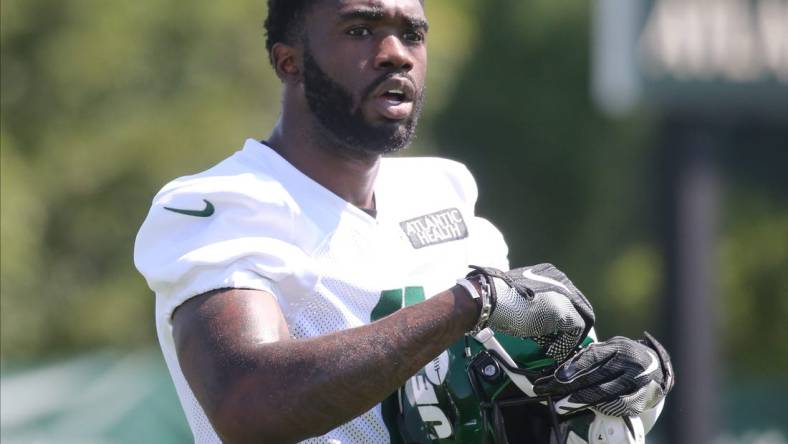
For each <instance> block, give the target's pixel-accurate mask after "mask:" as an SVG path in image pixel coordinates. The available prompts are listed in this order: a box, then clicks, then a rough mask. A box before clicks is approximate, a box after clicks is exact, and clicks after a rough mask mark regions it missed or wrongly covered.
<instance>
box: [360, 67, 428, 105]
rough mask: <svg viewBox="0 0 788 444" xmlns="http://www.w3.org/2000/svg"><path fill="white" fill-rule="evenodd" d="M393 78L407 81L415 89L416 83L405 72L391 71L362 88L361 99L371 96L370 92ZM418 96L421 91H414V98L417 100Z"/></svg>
mask: <svg viewBox="0 0 788 444" xmlns="http://www.w3.org/2000/svg"><path fill="white" fill-rule="evenodd" d="M394 77H399V78H406V79H408V81H409V82H410V83H412V84H413V87H414V89H416V81H415V80H414V79H413V77H412V76H411V75H410V74H408V73H407V72H401V71H392V72H388V73H386V74H383V75H382V76H380V77H378V78H377V79H375V80H373V81H372V83H370V84H369V86H367V87H366V88H364V91H362V93H361V97H364V98H366V97H369V95H370V94H372V92H374V91H375V90H376V89H377V88H378V87H379V86H380V85H381V84H382V83H383V82H385V81H387V80H389V79H392V78H394ZM420 94H421V90H417V91H416V98H418V96H419V95H420ZM414 99H415V98H414Z"/></svg>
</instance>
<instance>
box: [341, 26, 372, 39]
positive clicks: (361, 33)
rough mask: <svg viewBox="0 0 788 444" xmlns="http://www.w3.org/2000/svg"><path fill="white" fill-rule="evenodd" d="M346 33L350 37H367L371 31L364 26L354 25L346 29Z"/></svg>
mask: <svg viewBox="0 0 788 444" xmlns="http://www.w3.org/2000/svg"><path fill="white" fill-rule="evenodd" d="M346 34H347V35H349V36H351V37H367V36H370V35H372V31H371V30H370V29H369V28H368V27H366V26H354V27H352V28H350V29H348V30H347V32H346Z"/></svg>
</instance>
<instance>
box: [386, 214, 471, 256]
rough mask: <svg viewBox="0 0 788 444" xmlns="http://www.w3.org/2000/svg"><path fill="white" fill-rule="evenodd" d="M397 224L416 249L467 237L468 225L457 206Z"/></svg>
mask: <svg viewBox="0 0 788 444" xmlns="http://www.w3.org/2000/svg"><path fill="white" fill-rule="evenodd" d="M399 225H400V227H402V231H404V232H405V234H406V235H407V236H408V239H410V243H411V245H413V248H416V249H419V248H424V247H429V246H430V245H436V244H442V243H444V242H450V241H454V240H459V239H465V238H466V237H468V227H467V226H466V225H465V220H464V219H463V218H462V213H461V212H460V210H458V209H457V208H447V209H445V210H441V211H438V212H435V213H431V214H426V215H424V216H419V217H417V218H414V219H409V220H406V221H403V222H400V224H399Z"/></svg>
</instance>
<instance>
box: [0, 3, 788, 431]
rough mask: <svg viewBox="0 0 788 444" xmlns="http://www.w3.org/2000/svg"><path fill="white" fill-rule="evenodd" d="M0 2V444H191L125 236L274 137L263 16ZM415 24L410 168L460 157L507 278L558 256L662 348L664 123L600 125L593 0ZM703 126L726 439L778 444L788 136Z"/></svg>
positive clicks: (785, 316)
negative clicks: (419, 160) (247, 147)
mask: <svg viewBox="0 0 788 444" xmlns="http://www.w3.org/2000/svg"><path fill="white" fill-rule="evenodd" d="M1 7H2V9H1V11H2V21H1V27H0V36H1V37H2V47H1V50H2V65H1V67H2V70H1V74H2V100H1V104H2V108H1V109H0V111H1V113H2V114H1V115H2V119H1V121H0V143H1V149H2V157H1V158H0V161H1V166H2V171H1V172H0V178H1V179H2V183H1V184H0V191H1V192H2V196H1V199H2V200H1V203H2V206H1V207H0V208H1V210H2V220H1V221H0V223H1V227H2V238H1V239H0V240H1V242H2V244H0V245H1V247H2V248H1V251H2V258H1V262H0V264H1V265H2V270H1V271H2V274H1V277H2V281H1V283H2V287H1V289H0V290H1V294H2V299H1V301H2V306H1V308H0V313H2V322H1V323H0V326H1V327H2V344H1V352H2V355H1V358H0V370H1V371H2V423H1V424H0V425H1V426H2V441H3V442H8V443H15V442H96V443H114V442H129V443H131V442H188V441H189V440H190V433H189V431H188V427H187V426H186V424H185V419H184V417H183V414H182V413H181V411H180V408H179V406H178V401H177V398H176V396H175V392H174V388H173V387H172V384H171V383H170V381H169V377H168V375H167V372H166V369H165V368H164V365H163V360H162V359H161V356H160V354H159V352H158V349H157V343H156V338H155V328H154V323H153V306H154V298H153V295H152V294H151V292H150V291H149V289H148V288H147V286H146V285H145V282H144V280H143V279H142V278H141V277H140V275H139V274H138V273H137V272H136V270H135V269H134V266H133V263H132V248H133V242H134V237H135V234H136V231H137V229H138V228H139V226H140V224H141V223H142V220H143V218H144V217H145V215H146V212H147V209H148V207H149V205H150V201H151V198H152V197H153V195H154V194H155V193H156V191H157V190H158V189H159V188H160V187H161V186H162V185H163V184H164V183H166V182H167V181H169V180H170V179H172V178H174V177H177V176H181V175H185V174H189V173H193V172H196V171H199V170H202V169H205V168H206V167H208V166H210V165H212V164H213V163H215V162H217V161H218V160H221V159H222V158H224V157H226V156H227V155H229V154H230V153H232V152H233V151H235V150H236V149H238V148H239V147H240V146H241V144H242V143H243V140H244V139H245V138H247V137H254V138H258V139H260V138H263V137H265V136H266V135H267V134H268V131H269V130H270V128H271V127H272V125H273V124H274V122H275V120H276V118H277V112H278V107H279V94H280V85H279V82H278V80H277V79H276V78H275V77H274V75H273V73H272V71H271V70H270V68H269V66H268V61H267V54H266V52H265V47H264V40H263V31H262V25H261V24H262V20H263V18H264V17H265V14H266V7H265V2H264V1H262V0H254V1H252V0H236V1H233V2H184V1H175V0H155V1H154V0H138V1H135V2H108V1H104V0H62V1H52V0H24V1H23V0H4V1H3V2H2V6H1ZM427 11H428V16H429V18H430V22H431V33H430V37H429V45H430V70H429V80H428V91H429V99H428V104H427V107H426V110H425V116H424V117H423V119H422V121H421V122H422V123H421V126H420V130H419V137H418V139H417V141H416V142H415V144H414V146H413V147H412V148H411V149H410V150H408V152H407V153H405V155H440V156H445V157H450V158H454V159H458V160H462V161H464V162H466V163H467V164H468V165H469V168H470V169H471V170H472V171H473V172H474V174H475V175H476V176H477V180H478V182H479V186H480V204H479V208H478V209H479V211H480V212H481V213H482V214H483V215H485V216H487V217H489V218H490V219H492V220H493V221H494V222H495V223H496V224H497V225H498V226H499V227H500V228H501V229H502V231H503V232H504V234H505V235H506V237H507V239H508V241H509V244H510V250H511V255H510V259H511V261H512V263H513V264H525V263H536V262H542V261H550V262H553V263H555V264H557V265H559V266H560V267H561V268H562V269H563V270H565V271H566V272H567V274H568V275H569V276H572V278H573V281H574V282H575V283H576V284H577V285H578V286H579V287H580V288H582V289H584V292H585V293H586V295H588V296H589V297H590V298H591V299H592V301H593V303H594V306H595V308H596V310H597V317H598V325H599V327H598V330H599V332H600V336H602V337H608V336H611V335H614V334H623V335H628V336H639V335H640V334H641V331H642V330H644V329H648V330H650V331H655V332H657V333H658V334H664V333H665V330H666V328H668V327H666V326H669V325H670V320H669V319H667V318H666V315H665V313H667V312H668V309H666V307H665V300H666V298H665V297H664V295H665V294H666V293H668V292H670V291H671V288H670V285H669V284H668V283H666V282H669V280H666V271H665V269H666V265H665V264H666V254H668V253H667V251H669V248H668V247H666V245H665V235H664V233H665V231H666V228H665V225H666V224H669V221H667V222H666V220H667V218H666V216H665V214H664V213H665V211H664V208H665V205H664V202H663V201H664V199H665V196H664V194H665V192H664V189H665V186H664V183H663V182H664V177H665V176H666V175H669V172H666V171H665V170H666V169H669V162H666V161H665V158H666V150H665V146H664V145H665V141H664V137H663V136H662V134H664V130H665V127H666V126H670V122H669V119H668V117H669V116H666V115H665V114H664V113H661V112H660V111H659V110H657V109H654V108H648V107H639V108H637V110H636V111H635V112H631V113H628V114H627V115H624V116H621V117H618V118H615V119H613V118H609V117H606V116H605V115H603V114H602V113H601V112H600V111H598V110H597V108H596V107H595V105H594V103H593V101H592V99H591V91H590V77H591V74H590V70H591V51H590V47H591V44H590V35H591V26H592V24H591V14H592V5H591V4H589V3H587V2H555V1H548V0H530V1H520V0H508V1H507V0H487V1H485V2H478V1H476V2H475V1H470V0H452V1H439V0H435V1H429V2H427ZM711 127H712V128H713V131H714V133H715V135H716V136H715V137H717V138H718V139H719V140H723V141H724V142H725V143H723V144H721V145H720V146H719V148H718V149H716V150H715V154H714V157H715V162H716V165H717V166H718V168H719V171H720V177H721V179H722V188H721V189H722V192H721V195H720V196H721V201H720V207H719V208H720V209H719V220H718V224H717V227H716V231H715V232H716V235H715V239H716V242H715V246H714V252H713V253H714V254H713V264H714V269H715V270H716V273H715V276H716V278H715V287H716V289H717V290H718V291H716V292H715V295H714V299H715V301H717V302H718V305H717V307H718V309H717V310H716V311H714V312H712V313H710V314H709V316H714V317H715V318H714V322H716V325H718V326H719V328H718V331H716V336H717V337H718V338H719V339H718V344H719V350H718V353H719V356H720V361H719V365H718V366H717V367H716V370H717V371H718V372H719V375H720V381H721V383H720V387H721V392H720V404H719V406H718V407H717V408H718V409H719V417H720V419H719V421H718V422H719V430H718V436H719V437H718V438H717V441H716V442H718V443H733V442H736V443H745V442H746V443H762V444H774V443H785V442H786V438H785V436H786V435H787V434H788V426H786V424H787V423H788V414H786V411H788V403H787V402H786V401H785V396H788V327H786V326H787V325H788V173H786V170H787V169H788V142H786V140H788V135H787V134H788V129H787V128H786V126H785V125H776V126H775V125H774V124H772V123H768V124H766V123H762V122H761V121H760V120H758V119H755V120H754V121H747V122H744V123H742V122H733V123H732V124H726V125H722V126H720V125H712V126H711ZM721 128H722V129H721ZM668 155H669V154H668ZM679 383H681V376H680V375H679ZM669 408H670V406H669ZM660 427H661V428H664V427H665V426H664V425H662V424H660ZM655 436H656V437H657V439H659V437H660V436H663V438H662V442H664V441H665V438H664V436H666V434H665V431H664V430H657V432H656V434H655ZM655 442H656V441H655Z"/></svg>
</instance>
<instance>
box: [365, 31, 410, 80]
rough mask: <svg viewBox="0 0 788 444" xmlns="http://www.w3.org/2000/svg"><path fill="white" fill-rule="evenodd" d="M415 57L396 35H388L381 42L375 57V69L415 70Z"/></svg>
mask: <svg viewBox="0 0 788 444" xmlns="http://www.w3.org/2000/svg"><path fill="white" fill-rule="evenodd" d="M413 63H414V60H413V55H412V54H411V52H410V50H409V49H408V48H407V46H405V45H404V44H403V43H402V40H400V38H399V37H398V36H396V35H387V36H386V37H384V38H383V39H382V40H381V41H380V45H379V47H378V53H377V55H376V56H375V68H376V69H381V70H391V71H406V72H407V71H410V70H411V69H413Z"/></svg>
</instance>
